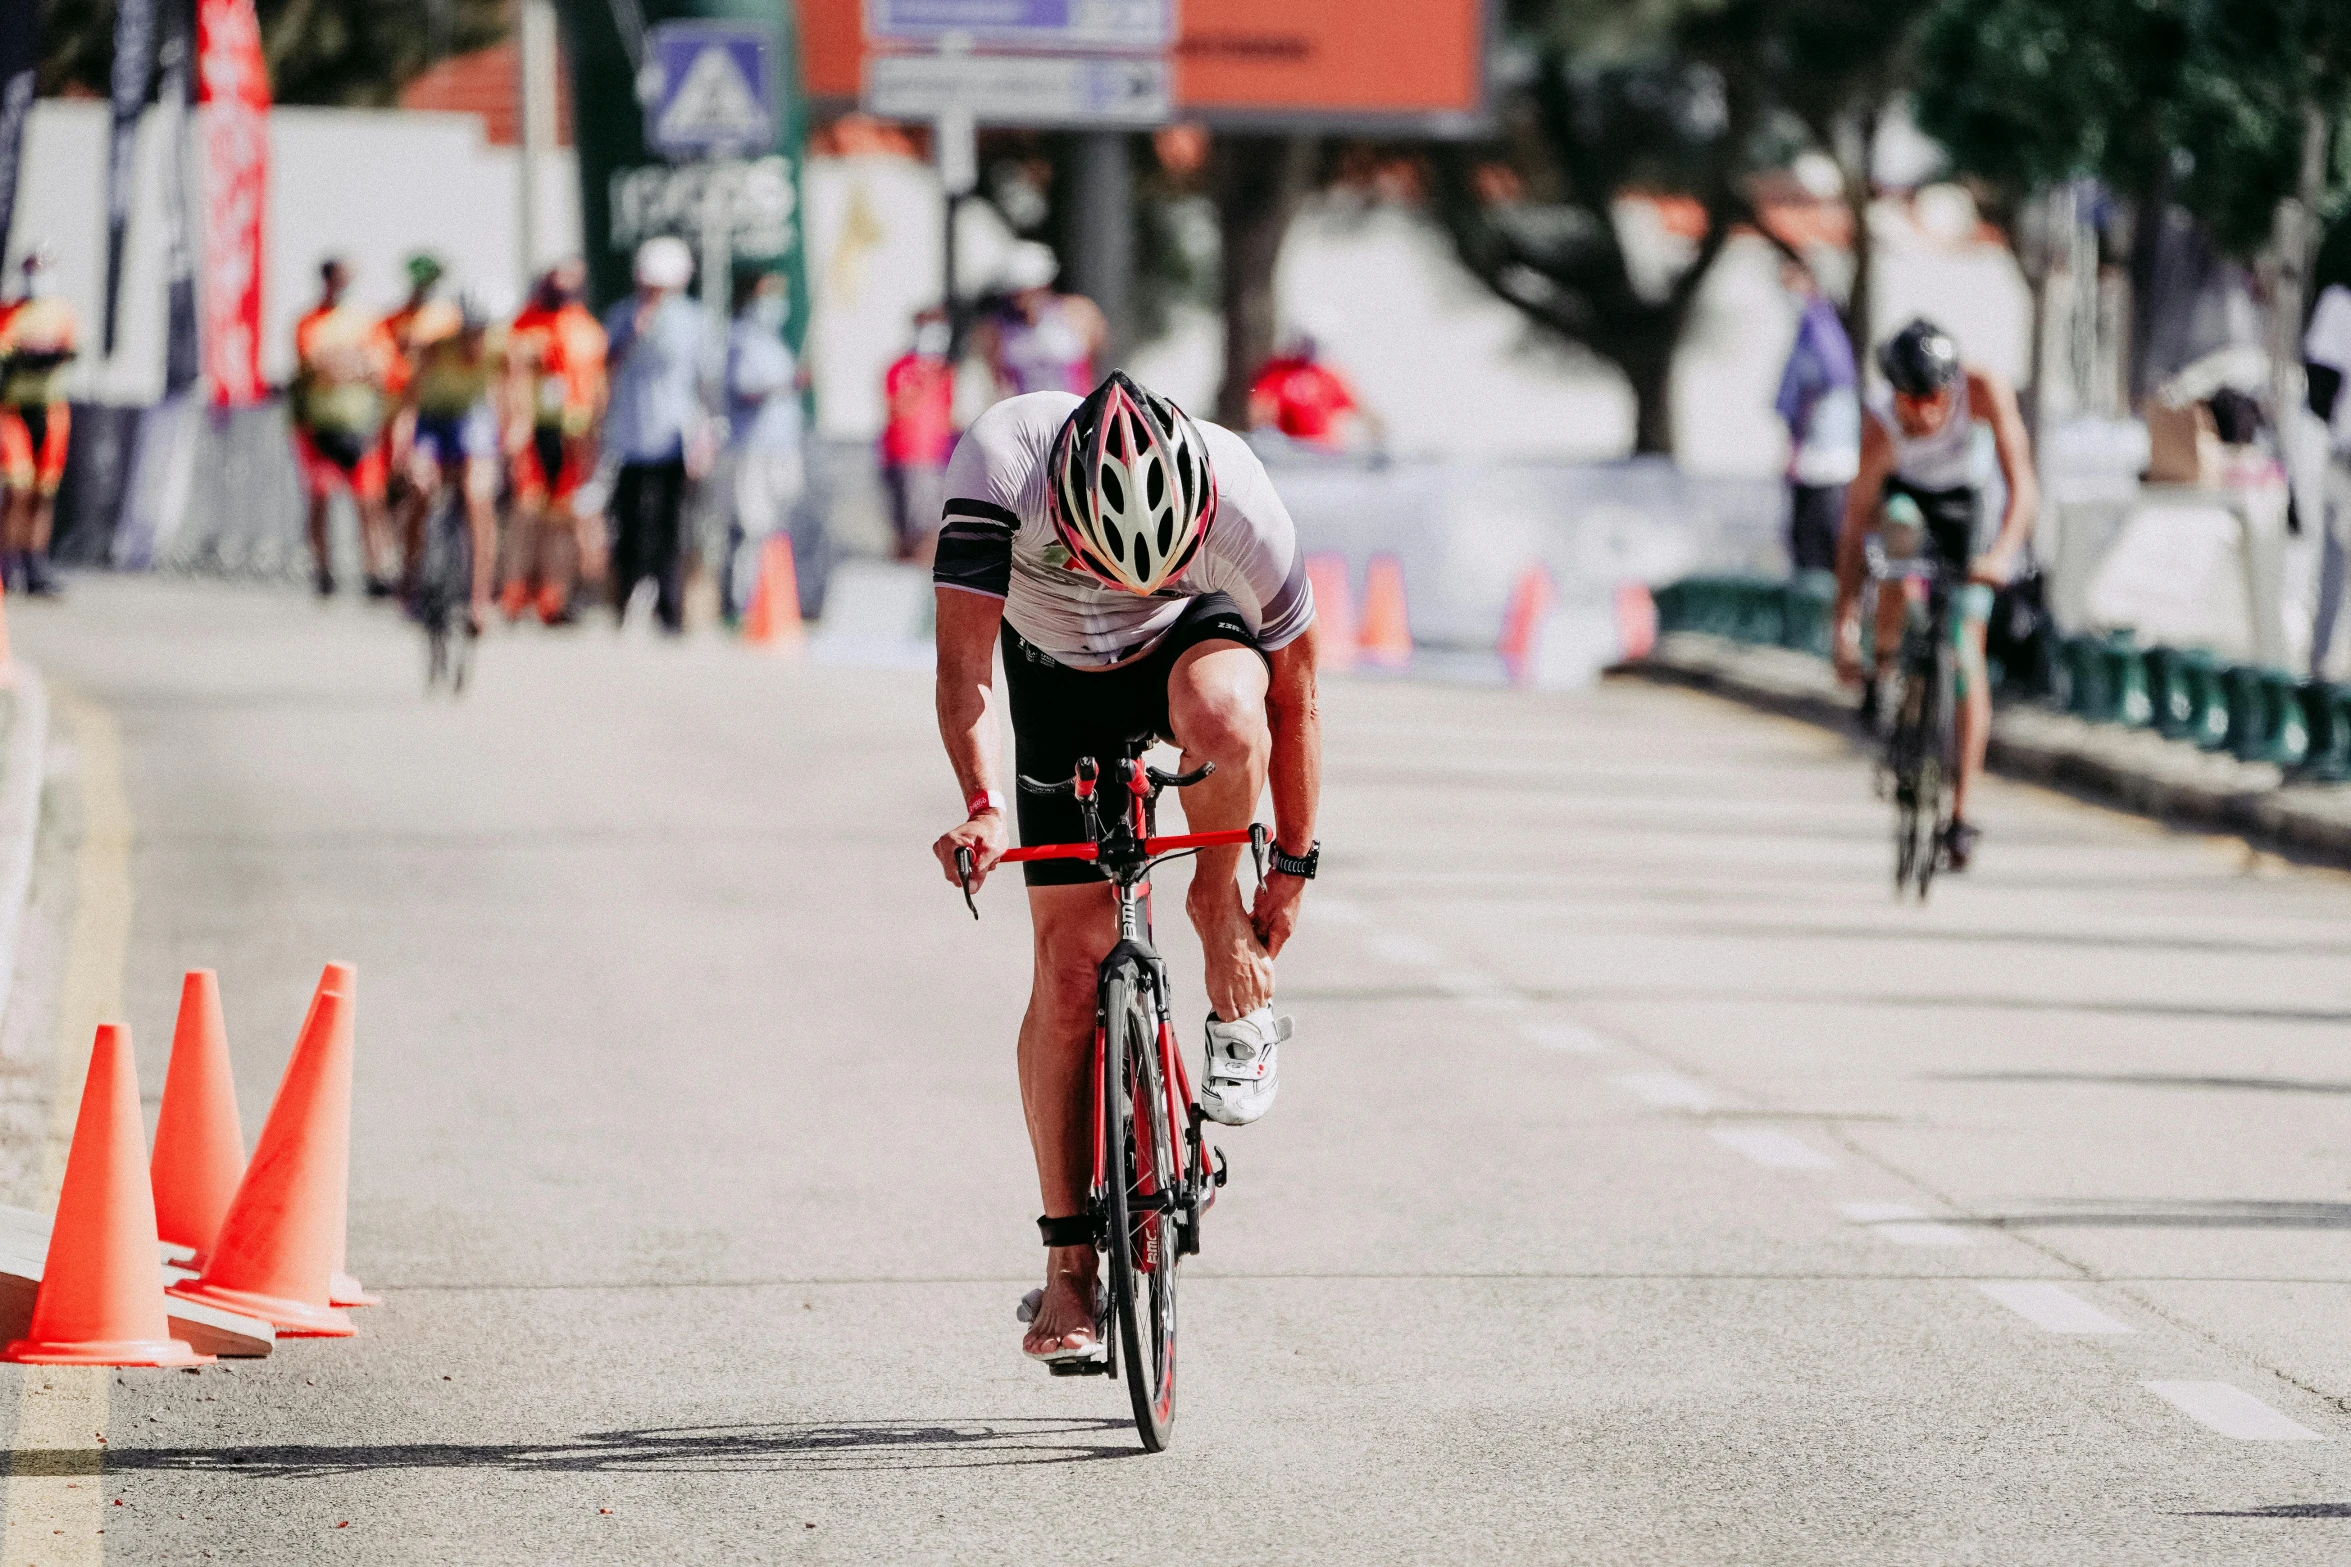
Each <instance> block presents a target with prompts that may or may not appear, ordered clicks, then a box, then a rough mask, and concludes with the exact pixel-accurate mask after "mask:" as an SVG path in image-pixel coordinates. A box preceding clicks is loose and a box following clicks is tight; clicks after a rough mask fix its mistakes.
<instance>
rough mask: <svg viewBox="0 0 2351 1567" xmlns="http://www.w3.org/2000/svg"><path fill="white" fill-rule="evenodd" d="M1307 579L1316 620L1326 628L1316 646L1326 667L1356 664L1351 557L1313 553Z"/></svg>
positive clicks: (1317, 623) (1307, 559)
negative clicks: (1349, 579)
mask: <svg viewBox="0 0 2351 1567" xmlns="http://www.w3.org/2000/svg"><path fill="white" fill-rule="evenodd" d="M1306 580H1307V582H1308V584H1309V585H1311V586H1312V587H1313V589H1314V620H1315V624H1316V625H1317V626H1319V627H1321V629H1322V636H1321V640H1320V641H1318V642H1317V643H1316V644H1315V646H1316V647H1317V648H1318V649H1319V650H1320V652H1319V654H1318V657H1319V659H1320V664H1321V667H1322V668H1324V669H1353V668H1354V667H1355V596H1354V595H1353V594H1351V593H1349V592H1348V591H1347V557H1346V556H1344V555H1309V556H1307V557H1306Z"/></svg>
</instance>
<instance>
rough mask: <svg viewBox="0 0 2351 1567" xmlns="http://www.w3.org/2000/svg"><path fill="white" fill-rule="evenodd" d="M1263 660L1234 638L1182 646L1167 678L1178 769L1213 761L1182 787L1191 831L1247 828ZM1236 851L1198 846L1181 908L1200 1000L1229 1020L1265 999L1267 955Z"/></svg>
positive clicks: (1266, 742) (1258, 773)
mask: <svg viewBox="0 0 2351 1567" xmlns="http://www.w3.org/2000/svg"><path fill="white" fill-rule="evenodd" d="M1265 691H1266V671H1265V660H1264V659H1263V658H1261V657H1259V656H1258V655H1257V653H1255V652H1254V651H1253V650H1251V649H1249V648H1246V647H1243V646H1241V645H1240V644H1239V643H1237V642H1221V641H1219V642H1203V643H1200V644H1199V645H1198V646H1196V647H1192V648H1187V649H1186V650H1185V651H1184V654H1183V656H1182V657H1181V658H1178V659H1177V660H1176V662H1175V668H1174V669H1173V670H1172V671H1171V672H1170V673H1169V675H1168V677H1167V711H1168V717H1169V719H1170V720H1171V727H1172V728H1173V729H1174V730H1175V740H1176V744H1177V745H1179V746H1181V747H1183V752H1184V770H1185V771H1186V772H1189V771H1191V770H1192V769H1193V768H1195V767H1198V766H1199V765H1200V764H1201V763H1202V762H1214V763H1215V764H1216V771H1215V773H1213V774H1212V775H1210V776H1209V777H1208V778H1207V779H1206V780H1204V781H1202V782H1200V783H1196V784H1194V785H1193V786H1192V787H1191V788H1189V789H1186V790H1185V791H1184V820H1185V822H1186V823H1188V824H1189V825H1190V827H1191V830H1192V831H1194V832H1222V831H1226V830H1228V829H1230V828H1234V827H1246V826H1248V825H1249V821H1250V818H1251V817H1252V816H1253V815H1254V814H1255V813H1256V810H1257V796H1258V795H1259V793H1261V792H1262V791H1263V790H1264V788H1265V767H1266V759H1267V758H1268V757H1269V756H1270V755H1271V754H1272V751H1273V734H1272V731H1271V729H1269V728H1268V726H1267V724H1266V718H1265ZM1240 864H1241V851H1240V849H1239V848H1237V847H1236V848H1230V849H1202V850H1201V851H1200V855H1199V859H1198V861H1197V862H1196V863H1195V864H1194V866H1193V868H1192V888H1191V891H1190V892H1189V893H1187V894H1186V895H1185V897H1184V911H1185V912H1186V913H1187V914H1189V915H1191V916H1192V928H1193V929H1194V930H1196V931H1198V932H1199V933H1200V950H1201V955H1202V957H1203V958H1204V959H1205V960H1206V967H1207V979H1208V1004H1209V1005H1210V1006H1211V1007H1214V1008H1215V1009H1216V1015H1217V1016H1218V1017H1220V1018H1224V1019H1226V1020H1227V1021H1230V1020H1231V1019H1234V1018H1238V1017H1241V1016H1244V1015H1245V1014H1247V1013H1250V1012H1253V1011H1255V1010H1256V1009H1257V1008H1259V1007H1261V1006H1264V1005H1265V1004H1266V1003H1267V1002H1268V1001H1271V1000H1272V999H1273V959H1271V958H1269V957H1267V956H1266V954H1265V948H1264V947H1263V946H1262V945H1260V944H1259V942H1258V940H1257V933H1256V931H1254V930H1253V929H1251V928H1250V924H1249V909H1248V906H1247V905H1246V904H1244V903H1243V902H1242V901H1241V889H1240V885H1239V883H1238V881H1237V879H1236V873H1237V872H1238V871H1239V869H1240Z"/></svg>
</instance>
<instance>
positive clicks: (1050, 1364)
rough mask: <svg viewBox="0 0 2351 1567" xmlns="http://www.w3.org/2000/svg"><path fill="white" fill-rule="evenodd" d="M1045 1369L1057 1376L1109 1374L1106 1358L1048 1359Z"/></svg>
mask: <svg viewBox="0 0 2351 1567" xmlns="http://www.w3.org/2000/svg"><path fill="white" fill-rule="evenodd" d="M1045 1369H1046V1370H1047V1371H1050V1372H1052V1373H1053V1374H1054V1375H1055V1376H1057V1377H1106V1376H1108V1375H1110V1361H1109V1360H1108V1359H1107V1358H1105V1359H1101V1360H1050V1361H1047V1362H1046V1363H1045Z"/></svg>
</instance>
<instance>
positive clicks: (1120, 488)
mask: <svg viewBox="0 0 2351 1567" xmlns="http://www.w3.org/2000/svg"><path fill="white" fill-rule="evenodd" d="M1102 493H1103V494H1105V495H1107V496H1109V497H1110V509H1111V510H1112V511H1125V510H1126V509H1127V491H1126V486H1125V485H1123V484H1121V483H1119V482H1118V470H1117V469H1115V468H1113V467H1111V466H1110V464H1108V463H1104V464H1103V465H1102Z"/></svg>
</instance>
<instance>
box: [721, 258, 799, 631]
mask: <svg viewBox="0 0 2351 1567" xmlns="http://www.w3.org/2000/svg"><path fill="white" fill-rule="evenodd" d="M734 306H735V314H734V324H733V326H732V327H731V328H730V329H729V330H728V333H727V363H726V405H727V442H726V450H725V451H724V452H723V453H721V455H720V457H719V466H718V470H717V472H716V474H714V475H713V477H714V479H715V481H716V488H717V490H718V494H719V497H720V500H719V504H720V506H721V507H722V508H723V510H724V511H725V514H726V547H725V548H724V549H723V550H722V551H721V552H720V554H719V559H718V591H719V608H720V612H721V613H723V614H724V615H725V616H726V618H727V619H728V620H730V621H732V620H733V619H734V618H735V617H736V616H737V615H739V614H740V613H741V612H742V608H743V605H744V604H745V603H746V602H747V601H748V599H749V597H750V592H751V576H752V573H753V572H754V571H755V570H756V569H757V565H758V560H759V547H760V545H761V543H762V542H763V541H765V540H766V539H767V537H768V536H769V535H770V534H772V533H774V532H776V531H777V530H778V529H780V528H786V527H788V526H789V525H790V523H791V517H792V508H793V507H794V506H796V505H798V504H799V502H800V497H801V495H802V494H803V493H804V492H805V491H806V489H807V486H808V469H807V461H806V458H805V456H804V455H803V453H802V450H801V420H800V394H801V392H802V391H803V390H805V389H806V387H807V385H808V374H807V372H806V371H804V370H802V369H801V368H800V366H799V365H798V364H797V363H795V362H794V360H793V358H792V350H791V349H790V348H789V347H788V346H786V344H785V342H784V323H785V321H786V320H787V319H788V318H789V316H790V313H791V300H790V297H789V296H788V295H786V294H785V292H784V278H783V274H782V273H780V272H747V273H743V274H740V275H738V276H737V277H736V279H735V296H734Z"/></svg>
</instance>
